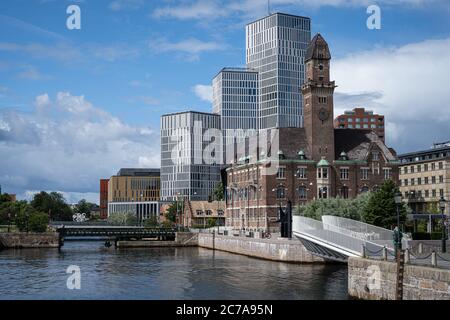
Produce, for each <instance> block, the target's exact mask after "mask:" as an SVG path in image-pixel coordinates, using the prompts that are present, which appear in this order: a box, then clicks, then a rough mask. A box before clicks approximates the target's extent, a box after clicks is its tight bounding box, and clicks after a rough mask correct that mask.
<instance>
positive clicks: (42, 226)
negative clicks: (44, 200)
mask: <svg viewBox="0 0 450 320" xmlns="http://www.w3.org/2000/svg"><path fill="white" fill-rule="evenodd" d="M15 224H16V226H17V228H18V229H19V231H21V232H24V231H30V232H39V233H40V232H45V231H46V230H47V226H48V215H47V214H46V213H44V212H39V211H38V210H36V209H35V208H33V207H32V206H30V205H28V204H26V205H24V206H22V207H21V208H20V210H19V212H18V213H17V215H16V216H15Z"/></svg>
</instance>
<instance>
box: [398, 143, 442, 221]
mask: <svg viewBox="0 0 450 320" xmlns="http://www.w3.org/2000/svg"><path fill="white" fill-rule="evenodd" d="M399 159H400V183H401V185H400V191H401V192H402V194H403V197H404V199H405V201H406V202H407V203H408V205H409V206H410V208H411V209H412V211H413V213H438V212H439V206H438V202H439V199H440V198H441V197H443V198H444V199H445V200H446V201H449V200H450V141H449V142H444V143H436V144H434V145H433V147H432V148H430V149H428V150H421V151H416V152H409V153H405V154H401V155H399ZM448 212H449V205H448V203H447V209H446V213H447V214H448Z"/></svg>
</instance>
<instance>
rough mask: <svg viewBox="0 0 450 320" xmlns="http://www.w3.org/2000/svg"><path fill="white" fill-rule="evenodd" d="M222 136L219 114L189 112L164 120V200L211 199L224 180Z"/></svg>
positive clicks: (163, 118)
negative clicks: (221, 169) (217, 186)
mask: <svg viewBox="0 0 450 320" xmlns="http://www.w3.org/2000/svg"><path fill="white" fill-rule="evenodd" d="M221 136H222V134H221V131H220V116H219V115H217V114H212V113H204V112H196V111H187V112H179V113H172V114H166V115H163V116H162V117H161V200H162V201H175V200H181V199H189V200H208V199H209V197H210V196H211V194H212V192H213V190H214V189H215V187H216V185H217V184H218V183H219V182H220V181H221V178H220V165H221V163H222V162H223V151H222V143H221V141H220V139H219V138H220V137H221ZM217 137H219V138H217ZM215 139H217V140H215ZM211 145H214V146H215V147H214V148H212V149H211V150H210V152H208V151H207V149H206V148H207V147H208V146H211Z"/></svg>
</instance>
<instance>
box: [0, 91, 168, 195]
mask: <svg viewBox="0 0 450 320" xmlns="http://www.w3.org/2000/svg"><path fill="white" fill-rule="evenodd" d="M34 104H35V106H36V112H33V113H21V112H18V111H14V110H12V109H3V110H0V124H1V125H0V154H2V155H8V156H6V157H0V184H2V186H3V187H4V190H8V192H13V193H17V194H19V195H20V194H22V195H23V194H24V193H25V191H26V190H51V191H53V190H60V191H63V192H65V193H67V194H70V195H71V196H73V198H72V200H73V201H74V202H75V201H76V200H77V199H76V197H77V195H78V196H80V197H87V196H88V195H89V194H96V193H97V192H98V188H99V186H98V185H99V179H100V178H105V177H109V176H111V175H112V174H114V173H115V172H117V171H118V169H120V168H121V167H140V166H144V165H145V166H151V167H159V166H160V159H159V153H160V148H159V132H156V131H154V130H153V129H152V128H148V127H145V126H141V127H132V126H130V125H128V124H126V123H124V122H122V121H121V120H120V119H118V118H116V117H114V116H112V115H111V114H109V113H107V112H105V111H104V110H102V109H99V108H97V107H95V106H94V105H93V104H92V103H90V102H89V101H87V100H86V99H85V97H83V96H74V95H72V94H70V93H67V92H59V93H58V94H57V95H56V98H54V99H51V98H50V97H49V96H48V95H47V94H43V95H40V96H38V97H36V99H35V102H34ZM39 108H40V109H39ZM38 109H39V110H38ZM81 195H83V196H81Z"/></svg>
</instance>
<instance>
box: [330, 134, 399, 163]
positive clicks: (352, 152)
mask: <svg viewBox="0 0 450 320" xmlns="http://www.w3.org/2000/svg"><path fill="white" fill-rule="evenodd" d="M334 144H335V153H336V154H335V159H339V155H340V154H341V152H345V153H346V154H347V156H348V158H349V160H359V161H365V160H367V157H368V156H369V153H370V151H371V150H372V148H373V147H375V146H376V147H377V148H378V149H379V150H380V151H381V153H382V155H383V157H384V158H385V159H386V161H396V160H398V159H397V156H396V155H395V153H394V152H392V151H391V149H389V148H388V147H387V146H386V145H385V144H384V142H383V141H382V140H381V139H380V138H379V137H378V136H377V134H376V133H374V132H373V131H367V130H357V129H335V130H334Z"/></svg>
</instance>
